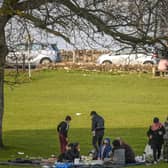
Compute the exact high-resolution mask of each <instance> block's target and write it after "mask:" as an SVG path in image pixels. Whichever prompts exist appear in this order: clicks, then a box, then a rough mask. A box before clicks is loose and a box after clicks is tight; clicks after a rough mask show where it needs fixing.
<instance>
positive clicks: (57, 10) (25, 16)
mask: <svg viewBox="0 0 168 168" xmlns="http://www.w3.org/2000/svg"><path fill="white" fill-rule="evenodd" d="M167 6H168V1H167V0H125V1H123V0H0V147H3V141H2V123H3V122H2V121H3V113H4V67H5V57H6V56H7V54H8V45H9V43H10V41H11V37H12V34H13V32H14V29H20V31H18V32H23V33H24V31H27V28H30V27H31V28H32V27H36V28H40V29H42V30H45V31H47V32H49V33H52V34H54V35H56V36H59V37H61V38H63V39H64V40H65V41H67V42H70V41H71V38H70V37H71V35H72V32H73V31H77V32H78V34H85V36H86V37H91V38H92V39H93V40H94V37H95V34H99V33H100V32H101V33H102V34H105V35H107V36H109V37H112V38H113V40H115V41H118V42H120V43H123V44H127V45H131V46H134V47H136V46H144V45H154V44H156V43H158V44H160V45H162V46H166V44H167V40H168V31H167V26H168V15H167V13H168V7H167ZM12 24H14V25H13V26H12ZM16 36H18V38H16ZM20 37H21V36H20V35H19V33H16V34H15V39H19V38H20Z"/></svg>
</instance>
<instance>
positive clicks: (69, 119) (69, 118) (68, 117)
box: [65, 115, 72, 123]
mask: <svg viewBox="0 0 168 168" xmlns="http://www.w3.org/2000/svg"><path fill="white" fill-rule="evenodd" d="M71 120H72V119H71V116H69V115H68V116H66V117H65V121H66V122H68V123H69V122H70V121H71Z"/></svg>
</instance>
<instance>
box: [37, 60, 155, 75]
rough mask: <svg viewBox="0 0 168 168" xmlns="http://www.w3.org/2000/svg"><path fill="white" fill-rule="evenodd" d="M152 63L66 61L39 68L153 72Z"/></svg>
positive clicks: (39, 67)
mask: <svg viewBox="0 0 168 168" xmlns="http://www.w3.org/2000/svg"><path fill="white" fill-rule="evenodd" d="M152 67H153V66H152V65H114V64H109V65H98V64H95V63H72V62H64V63H57V64H48V65H39V66H38V69H55V70H57V69H64V70H67V71H70V70H83V71H96V72H116V73H117V72H118V73H120V72H136V73H139V72H144V73H151V72H152Z"/></svg>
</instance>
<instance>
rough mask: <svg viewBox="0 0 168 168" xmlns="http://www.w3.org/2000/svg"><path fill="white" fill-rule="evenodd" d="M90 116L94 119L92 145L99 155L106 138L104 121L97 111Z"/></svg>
mask: <svg viewBox="0 0 168 168" xmlns="http://www.w3.org/2000/svg"><path fill="white" fill-rule="evenodd" d="M90 116H91V119H92V128H91V131H92V135H93V138H92V144H93V146H94V148H95V150H96V152H97V154H98V151H99V148H100V146H101V144H102V140H103V136H104V129H105V128H104V119H103V117H101V116H100V115H98V114H97V112H96V111H91V113H90Z"/></svg>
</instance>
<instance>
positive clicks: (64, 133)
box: [57, 116, 71, 153]
mask: <svg viewBox="0 0 168 168" xmlns="http://www.w3.org/2000/svg"><path fill="white" fill-rule="evenodd" d="M70 121H71V117H70V116H66V118H65V121H62V122H60V124H59V125H58V126H57V132H58V133H59V141H60V147H61V153H64V152H65V151H66V146H67V144H68V130H69V123H70Z"/></svg>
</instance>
